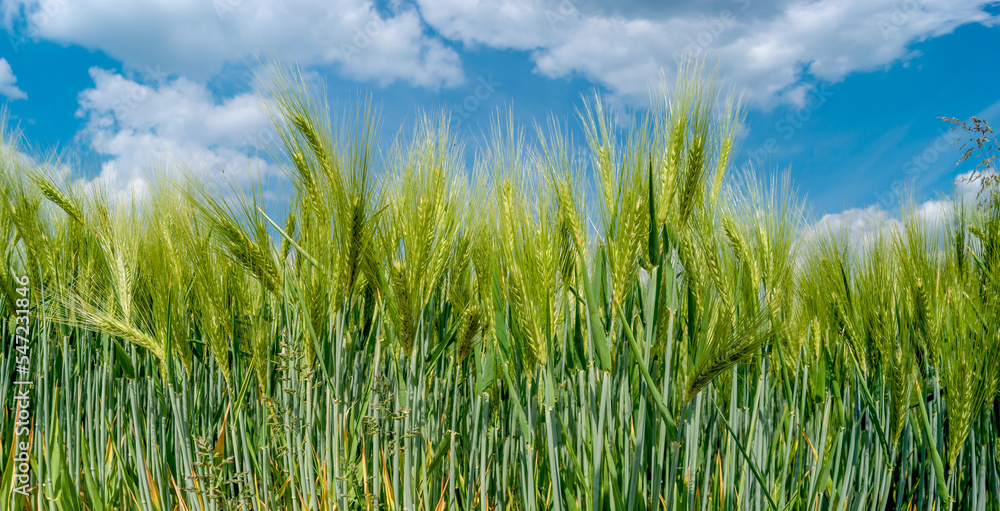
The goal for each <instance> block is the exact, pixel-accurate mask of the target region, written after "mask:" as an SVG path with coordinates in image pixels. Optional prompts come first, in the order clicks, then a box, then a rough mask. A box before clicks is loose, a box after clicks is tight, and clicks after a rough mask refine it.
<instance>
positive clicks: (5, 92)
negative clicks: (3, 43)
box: [0, 59, 28, 99]
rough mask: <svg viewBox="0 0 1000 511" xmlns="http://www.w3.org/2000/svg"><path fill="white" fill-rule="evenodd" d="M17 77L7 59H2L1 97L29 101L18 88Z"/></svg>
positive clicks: (0, 62)
mask: <svg viewBox="0 0 1000 511" xmlns="http://www.w3.org/2000/svg"><path fill="white" fill-rule="evenodd" d="M16 83H17V77H15V76H14V71H13V70H12V69H11V68H10V63H9V62H7V59H0V96H6V97H7V98H8V99H27V97H28V95H27V94H25V93H24V91H23V90H21V89H19V88H17V85H15V84H16Z"/></svg>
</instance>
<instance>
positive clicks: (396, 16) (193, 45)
mask: <svg viewBox="0 0 1000 511" xmlns="http://www.w3.org/2000/svg"><path fill="white" fill-rule="evenodd" d="M0 8H2V9H3V21H4V24H5V25H6V28H7V29H8V30H9V31H14V30H16V28H15V27H18V26H24V25H27V28H25V29H24V31H25V32H26V33H29V34H32V35H34V36H37V37H39V38H42V39H48V40H52V41H56V42H59V43H62V44H78V45H81V46H84V47H87V48H92V49H99V50H103V51H104V52H106V53H107V54H109V55H111V56H112V57H114V58H116V59H119V60H121V61H122V62H123V63H125V64H126V65H127V66H129V67H132V68H134V69H139V70H143V69H146V68H147V67H150V68H154V69H162V70H163V71H165V72H167V73H171V74H173V73H178V74H183V75H185V76H188V77H191V78H194V79H198V80H202V79H206V78H208V77H210V76H213V75H214V74H215V73H217V72H218V71H219V70H220V69H222V67H223V65H225V64H226V63H232V62H235V63H240V62H241V61H242V59H245V58H253V57H254V55H255V54H257V53H263V54H265V55H272V56H275V57H278V58H280V59H283V60H289V61H295V62H297V63H299V64H301V65H304V66H309V65H316V64H320V65H337V66H339V67H340V69H341V70H342V71H343V72H344V73H345V74H346V75H348V76H351V77H354V78H359V79H371V80H376V81H378V82H380V83H382V84H385V83H389V82H393V81H396V80H401V81H405V82H408V83H410V84H413V85H416V86H422V87H429V88H431V89H436V88H439V87H442V86H444V87H448V86H454V85H457V84H459V83H461V82H462V80H463V75H462V70H461V67H460V61H459V58H458V54H457V53H455V51H454V50H452V49H450V48H448V47H447V46H445V45H444V44H443V43H442V42H441V41H439V40H435V39H433V38H430V37H428V36H427V35H425V34H424V26H423V25H422V22H421V20H420V16H419V14H418V13H417V12H416V11H415V9H413V8H412V7H411V8H402V9H395V10H394V12H393V13H391V15H387V14H384V13H380V12H378V10H377V9H376V7H375V3H374V1H373V0H334V1H320V0H286V1H282V2H270V1H267V0H156V1H148V2H134V1H131V0H110V1H109V0H44V1H43V0H7V1H6V2H5V3H3V4H2V7H0Z"/></svg>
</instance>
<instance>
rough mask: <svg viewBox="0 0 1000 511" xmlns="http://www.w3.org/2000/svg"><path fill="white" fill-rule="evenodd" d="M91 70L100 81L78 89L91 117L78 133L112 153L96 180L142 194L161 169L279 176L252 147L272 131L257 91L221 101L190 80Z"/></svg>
mask: <svg viewBox="0 0 1000 511" xmlns="http://www.w3.org/2000/svg"><path fill="white" fill-rule="evenodd" d="M90 75H91V77H92V78H93V79H94V87H93V88H90V89H86V90H84V91H83V92H81V93H80V97H79V105H80V107H79V109H78V110H77V113H76V115H77V117H81V118H83V119H84V120H85V122H84V127H83V128H82V129H81V131H80V132H79V133H78V134H77V137H78V139H79V140H80V141H81V142H84V143H88V144H89V145H90V146H91V148H92V149H93V150H94V151H95V152H97V153H98V154H100V155H101V156H102V157H103V158H105V159H107V161H105V162H103V163H102V165H101V171H100V175H99V176H98V178H97V181H98V182H100V183H101V184H102V185H104V186H105V187H107V189H109V190H111V191H113V192H116V193H126V194H128V193H129V192H137V193H140V194H141V193H142V191H143V190H145V189H146V187H147V186H148V185H149V183H150V182H151V179H152V178H153V176H154V174H155V173H157V172H166V173H167V175H174V176H175V177H176V176H177V174H176V172H177V169H179V168H186V169H188V170H190V171H192V172H193V173H194V174H195V175H196V176H199V177H201V178H204V179H208V180H223V181H230V182H235V183H241V184H246V183H247V182H249V181H250V180H251V179H254V178H256V177H260V176H266V175H280V171H279V170H278V169H276V168H274V167H273V166H272V165H270V164H269V163H268V162H266V161H264V160H262V159H260V158H257V157H250V156H248V155H247V153H246V149H247V147H248V146H251V145H255V144H256V143H257V142H258V141H259V140H260V138H262V137H266V136H267V134H268V133H270V122H269V120H268V119H267V116H266V115H265V113H264V111H263V110H262V107H261V106H260V103H259V102H258V100H257V98H256V97H255V96H254V95H252V94H249V93H245V94H239V95H236V96H234V97H231V98H228V99H225V100H223V101H217V100H216V99H215V98H214V97H213V96H212V94H211V92H210V91H208V90H207V89H206V88H205V87H204V86H203V85H199V84H196V83H194V82H192V81H190V80H187V79H184V78H178V79H176V80H172V81H163V82H160V83H156V84H143V83H139V82H136V81H133V80H129V79H126V78H124V77H123V76H121V75H119V74H116V73H112V72H110V71H106V70H103V69H99V68H91V69H90ZM172 173H173V174H172Z"/></svg>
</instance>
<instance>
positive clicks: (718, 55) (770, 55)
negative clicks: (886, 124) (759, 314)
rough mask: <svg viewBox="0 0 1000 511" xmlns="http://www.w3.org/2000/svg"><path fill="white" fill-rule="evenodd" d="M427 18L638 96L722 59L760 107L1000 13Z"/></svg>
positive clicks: (545, 13) (870, 8)
mask: <svg viewBox="0 0 1000 511" xmlns="http://www.w3.org/2000/svg"><path fill="white" fill-rule="evenodd" d="M417 1H418V4H419V5H420V9H421V13H422V15H423V17H424V19H425V20H426V21H427V22H428V23H430V24H431V25H432V26H433V27H434V28H435V29H437V30H438V32H439V33H440V34H442V35H443V36H445V37H448V38H451V39H455V40H458V41H462V42H463V43H465V44H467V45H487V46H492V47H498V48H511V49H519V50H526V51H530V52H531V55H532V58H533V59H534V61H535V64H536V66H537V71H538V72H540V73H542V74H544V75H546V76H552V77H564V76H572V75H582V76H584V77H586V78H587V79H589V80H591V81H593V82H596V83H599V84H602V85H604V86H606V87H608V88H609V89H610V90H611V91H612V92H614V93H615V94H617V95H619V96H622V97H625V98H629V99H631V100H632V101H640V102H641V101H644V100H645V99H647V98H648V93H649V86H650V84H651V83H654V82H655V81H656V80H657V79H658V77H659V74H660V71H661V69H662V70H663V71H664V72H665V74H666V75H667V78H668V79H669V78H672V73H674V72H675V70H676V66H675V63H676V60H677V58H678V57H679V56H680V55H682V54H684V53H686V52H694V53H698V54H702V55H705V56H707V57H709V58H711V59H718V60H719V61H720V63H721V67H722V69H721V70H722V75H723V76H726V77H728V78H729V79H730V80H731V81H732V82H734V83H738V84H741V85H742V86H744V87H745V88H746V91H747V94H748V95H749V97H750V99H751V100H753V101H755V102H756V103H757V104H759V105H762V106H765V107H766V106H770V105H773V104H776V103H777V102H790V103H793V104H802V102H804V101H805V100H806V92H807V90H808V87H807V86H805V85H803V83H804V81H805V79H807V78H809V79H815V78H818V79H820V80H826V81H831V82H835V81H838V80H841V79H843V78H844V77H845V76H847V75H848V74H849V73H851V72H854V71H864V70H871V69H876V68H878V67H880V66H885V65H888V64H891V63H893V62H896V61H898V60H900V59H906V58H909V57H911V56H913V55H914V53H913V51H912V50H911V49H910V46H911V44H912V43H913V42H915V41H920V40H923V39H926V38H929V37H936V36H940V35H943V34H946V33H949V32H951V31H953V30H954V29H955V28H956V27H958V26H960V25H963V24H966V23H982V24H984V25H988V26H992V25H994V24H996V23H997V21H998V17H997V16H994V15H991V14H989V13H988V12H986V10H984V7H985V6H986V5H988V4H989V2H986V1H981V0H819V1H813V0H785V1H781V2H750V0H731V1H714V2H708V3H706V4H699V5H704V7H702V8H701V10H691V9H690V8H689V9H680V8H677V7H669V6H666V7H661V8H654V7H649V6H645V7H640V6H639V5H637V4H636V2H632V3H631V4H629V3H628V2H626V4H625V5H624V6H621V5H620V6H617V7H613V6H606V5H601V4H596V3H595V2H594V1H593V0H591V1H589V2H588V0H494V1H486V0H478V1H467V0H417Z"/></svg>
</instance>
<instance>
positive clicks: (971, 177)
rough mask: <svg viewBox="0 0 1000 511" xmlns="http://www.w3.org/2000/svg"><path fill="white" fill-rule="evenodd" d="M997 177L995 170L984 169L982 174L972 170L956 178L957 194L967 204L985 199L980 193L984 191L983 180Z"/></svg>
mask: <svg viewBox="0 0 1000 511" xmlns="http://www.w3.org/2000/svg"><path fill="white" fill-rule="evenodd" d="M996 175H997V171H996V170H995V169H984V170H983V171H981V172H980V171H975V170H970V171H968V172H964V173H962V174H959V175H958V177H956V178H955V189H956V194H957V195H958V197H961V198H962V199H963V200H965V201H967V202H974V201H977V200H979V199H980V198H982V197H983V196H982V195H980V193H979V192H980V191H981V190H982V189H983V178H986V177H990V176H996Z"/></svg>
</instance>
